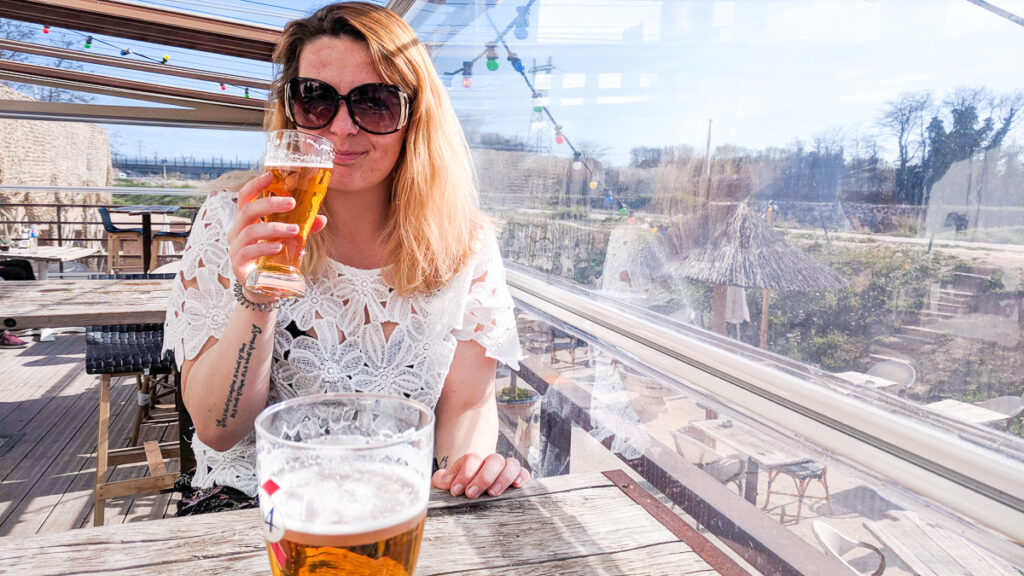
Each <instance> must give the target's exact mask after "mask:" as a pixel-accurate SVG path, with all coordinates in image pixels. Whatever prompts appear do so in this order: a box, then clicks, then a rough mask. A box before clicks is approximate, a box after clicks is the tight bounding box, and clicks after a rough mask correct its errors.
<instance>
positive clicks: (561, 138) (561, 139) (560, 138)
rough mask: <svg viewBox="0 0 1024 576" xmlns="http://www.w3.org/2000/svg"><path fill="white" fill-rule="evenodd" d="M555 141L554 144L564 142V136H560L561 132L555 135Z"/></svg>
mask: <svg viewBox="0 0 1024 576" xmlns="http://www.w3.org/2000/svg"><path fill="white" fill-rule="evenodd" d="M555 143H556V144H565V136H562V135H561V134H559V135H557V136H555Z"/></svg>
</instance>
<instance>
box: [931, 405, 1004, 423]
mask: <svg viewBox="0 0 1024 576" xmlns="http://www.w3.org/2000/svg"><path fill="white" fill-rule="evenodd" d="M925 408H927V409H928V410H931V411H932V412H935V413H937V414H942V415H944V416H948V417H950V418H952V419H954V420H959V421H961V422H969V423H971V424H999V423H1005V422H1006V421H1007V420H1009V418H1010V415H1009V414H1003V413H1002V412H996V411H995V410H989V409H988V408H983V407H981V406H977V405H975V404H969V403H967V402H961V401H959V400H939V401H938V402H932V403H931V404H925Z"/></svg>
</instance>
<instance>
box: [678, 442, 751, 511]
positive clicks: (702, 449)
mask: <svg viewBox="0 0 1024 576" xmlns="http://www.w3.org/2000/svg"><path fill="white" fill-rule="evenodd" d="M672 439H673V440H674V441H675V444H676V452H678V453H679V455H680V456H682V457H683V458H684V459H685V460H686V461H687V462H690V463H691V464H694V465H696V466H697V467H698V468H700V469H701V470H703V471H704V472H707V473H708V474H709V475H711V477H712V478H714V479H715V480H718V481H719V482H721V483H722V484H730V483H733V484H735V485H736V492H738V493H739V494H740V495H743V473H744V472H746V471H747V465H746V462H744V461H743V460H742V459H741V458H734V457H731V456H726V455H724V454H722V453H721V452H718V451H717V450H715V449H714V448H712V447H711V446H708V445H707V444H704V443H702V442H700V441H699V440H697V439H696V438H694V437H692V436H690V435H689V434H687V433H686V431H685V430H684V429H683V428H678V429H676V430H673V431H672Z"/></svg>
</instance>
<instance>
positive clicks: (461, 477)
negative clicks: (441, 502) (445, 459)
mask: <svg viewBox="0 0 1024 576" xmlns="http://www.w3.org/2000/svg"><path fill="white" fill-rule="evenodd" d="M483 462H484V459H483V458H481V457H480V455H479V454H477V453H475V452H470V453H469V454H466V455H465V456H463V457H462V458H459V459H458V460H456V461H455V465H453V466H452V467H451V470H452V471H453V472H455V474H454V476H453V477H452V481H451V482H452V485H451V489H450V492H451V493H452V496H461V495H462V494H463V492H465V490H466V487H467V486H469V483H470V481H471V480H472V479H473V478H474V477H475V476H476V474H477V471H478V470H479V469H480V465H481V464H483Z"/></svg>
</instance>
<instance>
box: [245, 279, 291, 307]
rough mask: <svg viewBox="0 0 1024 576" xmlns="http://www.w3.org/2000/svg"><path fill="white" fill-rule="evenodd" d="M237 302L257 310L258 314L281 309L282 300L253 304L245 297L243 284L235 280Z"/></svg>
mask: <svg viewBox="0 0 1024 576" xmlns="http://www.w3.org/2000/svg"><path fill="white" fill-rule="evenodd" d="M235 300H238V303H239V304H241V305H242V306H244V307H246V308H248V309H250V310H256V311H257V312H266V311H267V310H277V309H278V308H280V307H281V301H280V300H274V301H273V302H253V301H252V300H249V299H248V298H246V297H245V292H244V290H243V289H242V284H241V283H240V282H239V281H238V280H235Z"/></svg>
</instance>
